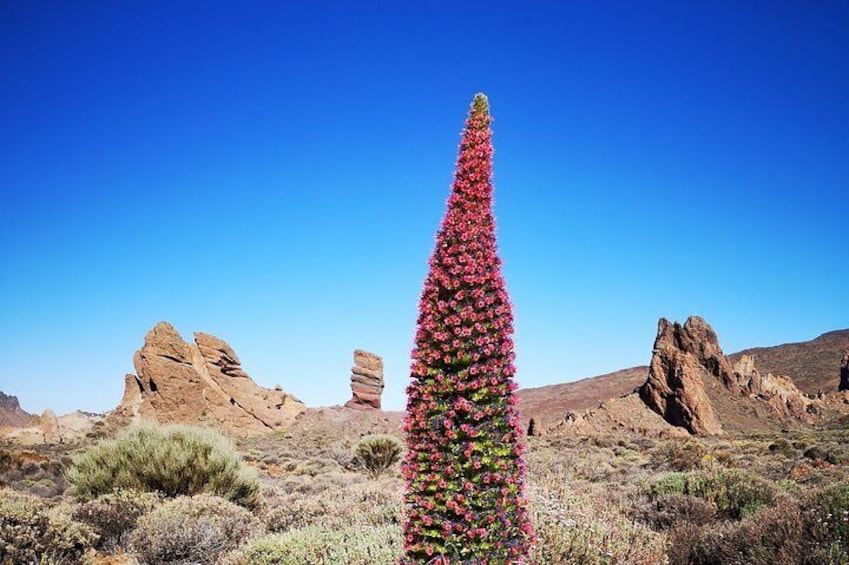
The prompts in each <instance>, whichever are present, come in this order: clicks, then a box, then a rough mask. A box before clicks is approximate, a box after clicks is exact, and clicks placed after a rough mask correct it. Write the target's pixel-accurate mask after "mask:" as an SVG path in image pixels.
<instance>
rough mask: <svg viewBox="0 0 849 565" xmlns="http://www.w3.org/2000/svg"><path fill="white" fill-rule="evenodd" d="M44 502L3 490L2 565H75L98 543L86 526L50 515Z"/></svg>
mask: <svg viewBox="0 0 849 565" xmlns="http://www.w3.org/2000/svg"><path fill="white" fill-rule="evenodd" d="M49 510H50V509H49V507H48V506H47V505H46V504H45V503H44V502H43V501H41V500H39V499H37V498H35V497H33V496H29V495H25V494H20V493H15V492H12V491H8V490H0V564H2V565H30V564H42V563H43V564H54V563H55V564H60V563H61V564H73V563H80V562H81V561H82V559H83V555H84V554H85V552H86V551H87V550H88V548H89V547H91V546H92V544H93V543H94V542H95V540H96V539H97V536H96V535H95V534H94V533H93V532H92V531H91V529H90V528H88V527H87V526H85V525H84V524H80V523H77V522H74V521H72V520H69V519H66V518H64V517H62V516H58V515H51V514H50V512H49Z"/></svg>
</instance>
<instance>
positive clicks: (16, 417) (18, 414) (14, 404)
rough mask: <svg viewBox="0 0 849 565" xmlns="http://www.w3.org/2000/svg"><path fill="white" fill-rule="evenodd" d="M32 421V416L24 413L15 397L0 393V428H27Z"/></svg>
mask: <svg viewBox="0 0 849 565" xmlns="http://www.w3.org/2000/svg"><path fill="white" fill-rule="evenodd" d="M32 421H33V415H32V414H29V413H27V412H25V411H24V410H23V409H22V408H21V405H20V403H19V402H18V398H17V397H16V396H12V395H9V394H5V393H3V392H0V427H4V426H9V427H15V428H17V427H22V426H28V425H30V424H31V423H32Z"/></svg>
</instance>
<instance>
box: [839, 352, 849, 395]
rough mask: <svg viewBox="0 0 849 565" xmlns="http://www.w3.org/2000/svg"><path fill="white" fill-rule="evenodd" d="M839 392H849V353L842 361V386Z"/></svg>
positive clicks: (846, 353) (845, 354)
mask: <svg viewBox="0 0 849 565" xmlns="http://www.w3.org/2000/svg"><path fill="white" fill-rule="evenodd" d="M837 390H840V391H844V390H847V391H849V351H846V352H845V353H844V354H843V359H842V360H841V361H840V384H839V385H838V387H837Z"/></svg>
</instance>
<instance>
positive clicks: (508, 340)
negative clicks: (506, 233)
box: [400, 94, 533, 565]
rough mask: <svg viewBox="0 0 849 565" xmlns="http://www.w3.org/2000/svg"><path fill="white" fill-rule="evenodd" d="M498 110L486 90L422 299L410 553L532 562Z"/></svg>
mask: <svg viewBox="0 0 849 565" xmlns="http://www.w3.org/2000/svg"><path fill="white" fill-rule="evenodd" d="M491 121H492V119H491V117H490V115H489V103H488V101H487V98H486V96H484V95H483V94H478V95H477V96H475V99H474V102H473V103H472V107H471V110H470V112H469V117H468V119H467V121H466V129H465V131H464V133H463V139H462V142H461V144H460V155H459V158H458V159H457V170H456V173H455V176H454V185H453V188H452V191H451V196H450V197H449V199H448V211H447V213H446V214H445V218H444V219H443V221H442V226H441V228H440V230H439V233H438V234H437V236H436V249H435V250H434V252H433V255H432V256H431V258H430V271H429V273H428V276H427V279H426V281H425V284H424V290H423V292H422V296H421V302H420V305H419V318H418V326H417V331H416V338H415V348H414V350H413V363H412V375H411V377H412V382H411V384H410V385H409V387H408V389H407V394H408V402H407V417H406V420H405V423H404V430H405V433H406V435H407V447H408V451H407V455H406V459H405V462H404V470H403V472H404V478H405V479H406V481H407V490H406V494H405V502H406V505H407V520H406V523H405V525H404V541H405V553H404V556H403V557H402V558H401V560H400V563H401V565H413V564H440V565H447V564H451V565H455V564H456V565H459V564H468V565H472V564H474V565H515V564H527V563H530V561H529V557H528V554H529V551H530V545H531V541H532V537H533V534H532V529H531V524H530V520H529V517H528V512H527V503H526V501H525V498H524V493H523V480H524V471H525V467H524V464H523V462H522V454H523V444H522V441H521V432H520V424H519V418H518V414H517V411H516V402H517V398H516V394H515V389H516V385H515V384H514V382H513V377H514V374H515V368H514V366H513V360H514V353H513V339H512V333H513V316H512V312H511V308H510V302H509V299H508V297H507V292H506V290H505V288H504V280H503V278H502V276H501V261H500V259H499V258H498V255H497V251H496V243H495V219H494V217H493V214H492V141H491V136H492V132H491V130H490V127H489V126H490V122H491Z"/></svg>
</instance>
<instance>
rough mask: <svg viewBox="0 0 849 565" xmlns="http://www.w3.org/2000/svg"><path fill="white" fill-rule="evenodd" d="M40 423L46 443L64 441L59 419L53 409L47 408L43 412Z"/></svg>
mask: <svg viewBox="0 0 849 565" xmlns="http://www.w3.org/2000/svg"><path fill="white" fill-rule="evenodd" d="M40 425H41V435H42V437H43V440H44V443H62V433H61V431H60V428H59V419H58V418H57V417H56V414H55V413H54V412H53V410H45V411H44V412H43V413H42V414H41V420H40Z"/></svg>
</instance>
